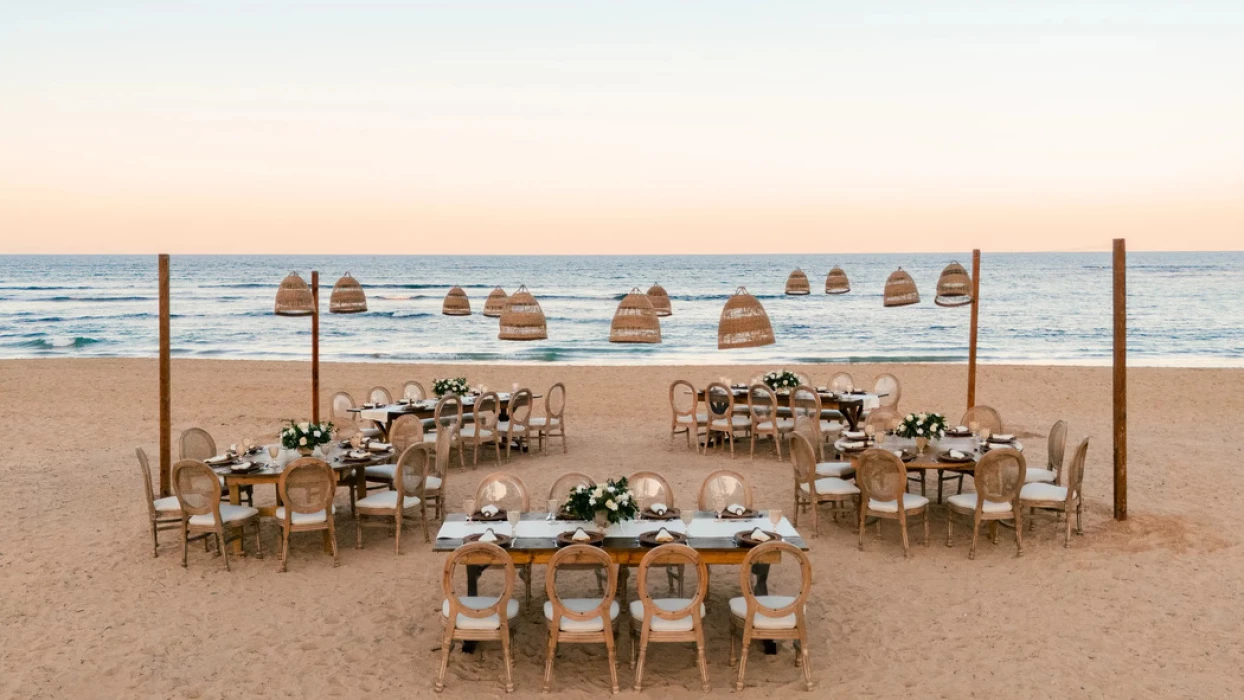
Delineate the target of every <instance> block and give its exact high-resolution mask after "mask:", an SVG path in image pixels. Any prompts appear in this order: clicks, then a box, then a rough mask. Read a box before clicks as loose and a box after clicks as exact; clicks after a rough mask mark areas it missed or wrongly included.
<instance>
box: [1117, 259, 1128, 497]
mask: <svg viewBox="0 0 1244 700" xmlns="http://www.w3.org/2000/svg"><path fill="white" fill-rule="evenodd" d="M1114 518H1115V520H1127V246H1126V243H1125V241H1124V239H1122V238H1116V239H1114Z"/></svg>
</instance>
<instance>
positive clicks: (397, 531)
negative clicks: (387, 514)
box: [393, 495, 402, 554]
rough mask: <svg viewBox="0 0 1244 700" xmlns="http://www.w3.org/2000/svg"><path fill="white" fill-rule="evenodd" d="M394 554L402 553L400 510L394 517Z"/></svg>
mask: <svg viewBox="0 0 1244 700" xmlns="http://www.w3.org/2000/svg"><path fill="white" fill-rule="evenodd" d="M400 497H401V496H400V495H399V498H400ZM393 553H394V554H401V553H402V511H401V509H400V508H399V509H398V511H397V515H395V516H394V517H393Z"/></svg>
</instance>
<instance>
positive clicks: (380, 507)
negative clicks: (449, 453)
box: [354, 416, 434, 554]
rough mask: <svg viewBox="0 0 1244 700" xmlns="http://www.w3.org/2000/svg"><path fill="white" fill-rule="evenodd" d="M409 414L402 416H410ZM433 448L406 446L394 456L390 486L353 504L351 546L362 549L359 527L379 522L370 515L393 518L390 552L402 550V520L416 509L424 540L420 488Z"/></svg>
mask: <svg viewBox="0 0 1244 700" xmlns="http://www.w3.org/2000/svg"><path fill="white" fill-rule="evenodd" d="M412 417H413V416H403V418H412ZM433 457H434V454H433V450H432V449H431V448H429V447H428V446H427V445H425V444H424V443H423V442H422V441H420V442H419V443H418V444H415V445H410V446H409V447H407V448H406V449H405V450H404V451H403V452H402V454H401V456H399V457H398V460H397V464H396V465H395V466H396V467H397V468H396V469H395V470H394V472H393V489H392V490H390V491H382V492H380V493H376V494H372V495H370V496H368V497H367V498H363V499H360V500H359V501H358V502H357V503H355V504H354V524H355V536H356V538H357V540H356V543H355V546H356V547H357V548H358V549H362V548H363V527H364V526H367V527H370V526H373V525H381V526H387V525H388V524H387V523H377V522H376V521H375V520H372V518H392V519H393V551H394V553H396V554H401V553H402V521H403V520H404V519H405V518H408V517H413V516H414V515H415V513H416V512H418V514H419V520H420V521H421V522H422V524H423V541H424V542H428V541H430V540H429V539H428V516H427V509H426V507H425V506H424V505H423V488H424V484H425V483H427V479H428V476H429V473H430V471H431V462H432V459H433Z"/></svg>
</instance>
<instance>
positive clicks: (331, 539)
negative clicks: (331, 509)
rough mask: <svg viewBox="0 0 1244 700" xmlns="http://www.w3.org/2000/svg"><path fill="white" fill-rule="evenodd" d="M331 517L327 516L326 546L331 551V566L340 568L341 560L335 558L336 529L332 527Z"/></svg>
mask: <svg viewBox="0 0 1244 700" xmlns="http://www.w3.org/2000/svg"><path fill="white" fill-rule="evenodd" d="M332 518H333V515H332V513H329V514H328V546H329V549H331V550H332V551H333V566H341V560H340V559H338V558H337V528H335V527H334V526H333V520H332Z"/></svg>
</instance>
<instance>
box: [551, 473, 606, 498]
mask: <svg viewBox="0 0 1244 700" xmlns="http://www.w3.org/2000/svg"><path fill="white" fill-rule="evenodd" d="M580 486H585V487H587V488H589V489H590V488H595V487H596V480H595V479H593V478H592V477H590V476H588V475H587V474H580V473H579V472H567V473H565V474H562V475H561V476H559V477H557V479H556V480H555V481H554V482H553V485H552V486H550V487H549V500H550V501H553V500H556V501H557V503H558V505H559V506H560V505H561V504H562V503H564V502H565V501H566V500H567V499H569V498H570V490H571V489H576V488H579V487H580Z"/></svg>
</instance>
